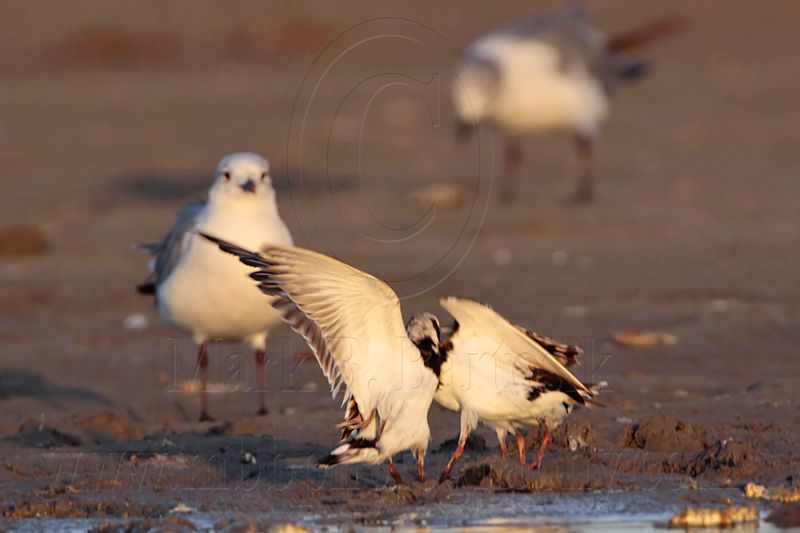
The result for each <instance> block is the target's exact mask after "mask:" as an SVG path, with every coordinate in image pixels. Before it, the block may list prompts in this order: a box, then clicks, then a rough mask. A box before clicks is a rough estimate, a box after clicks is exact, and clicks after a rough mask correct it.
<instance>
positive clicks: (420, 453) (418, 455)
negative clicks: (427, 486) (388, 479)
mask: <svg viewBox="0 0 800 533" xmlns="http://www.w3.org/2000/svg"><path fill="white" fill-rule="evenodd" d="M414 459H415V460H416V461H417V479H418V480H419V481H420V482H422V483H424V482H425V481H427V479H428V478H427V476H425V449H424V448H423V449H421V450H414Z"/></svg>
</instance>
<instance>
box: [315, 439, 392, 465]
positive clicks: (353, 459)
mask: <svg viewBox="0 0 800 533" xmlns="http://www.w3.org/2000/svg"><path fill="white" fill-rule="evenodd" d="M379 458H380V452H379V451H378V449H377V448H375V441H373V440H365V439H355V440H352V441H350V442H346V443H345V444H342V445H341V446H339V447H338V448H336V449H334V450H333V451H332V452H331V453H329V454H328V455H326V456H325V457H322V458H321V459H319V460H318V461H317V468H328V467H329V466H336V465H343V464H347V463H371V464H372V463H377V462H378V461H379V460H380V459H379Z"/></svg>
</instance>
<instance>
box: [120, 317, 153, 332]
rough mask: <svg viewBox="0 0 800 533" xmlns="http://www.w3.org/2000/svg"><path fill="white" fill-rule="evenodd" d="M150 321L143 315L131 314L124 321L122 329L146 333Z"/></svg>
mask: <svg viewBox="0 0 800 533" xmlns="http://www.w3.org/2000/svg"><path fill="white" fill-rule="evenodd" d="M149 323H150V321H149V320H148V318H147V316H146V315H145V314H143V313H131V314H130V315H128V316H126V317H125V319H124V320H123V321H122V327H124V328H125V329H127V330H128V331H144V330H145V329H147V326H148V325H149Z"/></svg>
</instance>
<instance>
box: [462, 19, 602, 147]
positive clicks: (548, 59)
mask: <svg viewBox="0 0 800 533" xmlns="http://www.w3.org/2000/svg"><path fill="white" fill-rule="evenodd" d="M469 53H470V54H471V55H473V56H475V57H482V58H485V59H488V60H490V61H493V62H496V63H497V65H499V67H500V84H499V87H498V92H497V94H496V97H495V98H494V102H493V106H492V107H491V116H490V118H491V120H492V121H493V122H494V123H496V124H497V125H498V126H500V127H501V128H503V129H505V130H506V131H507V132H508V133H511V134H525V133H529V132H536V131H547V130H573V131H575V130H577V131H580V132H582V133H587V134H592V133H594V131H595V130H596V128H597V127H598V126H599V124H600V123H601V122H602V121H603V120H604V119H605V118H606V116H607V115H608V111H609V100H608V97H607V95H606V93H605V91H604V89H603V87H602V85H601V83H600V81H599V80H598V79H597V78H595V77H594V76H592V74H591V73H590V72H588V71H587V69H586V66H585V65H584V64H583V63H581V62H579V61H573V62H571V63H570V64H568V65H563V64H562V59H561V57H560V54H559V51H558V50H557V49H556V48H555V47H554V46H553V45H552V44H550V43H547V42H544V41H539V40H535V39H519V38H515V37H512V36H506V35H497V36H491V37H486V38H484V39H482V40H480V41H478V42H477V43H475V44H474V45H473V47H471V49H470V52H469Z"/></svg>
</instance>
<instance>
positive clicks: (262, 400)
mask: <svg viewBox="0 0 800 533" xmlns="http://www.w3.org/2000/svg"><path fill="white" fill-rule="evenodd" d="M265 362H266V353H265V350H264V348H259V349H257V350H256V381H257V385H256V387H257V389H256V390H257V391H258V413H257V414H259V415H265V414H267V413H268V412H269V411H267V391H266V390H265V387H266V386H265V385H264V364H265Z"/></svg>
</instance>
